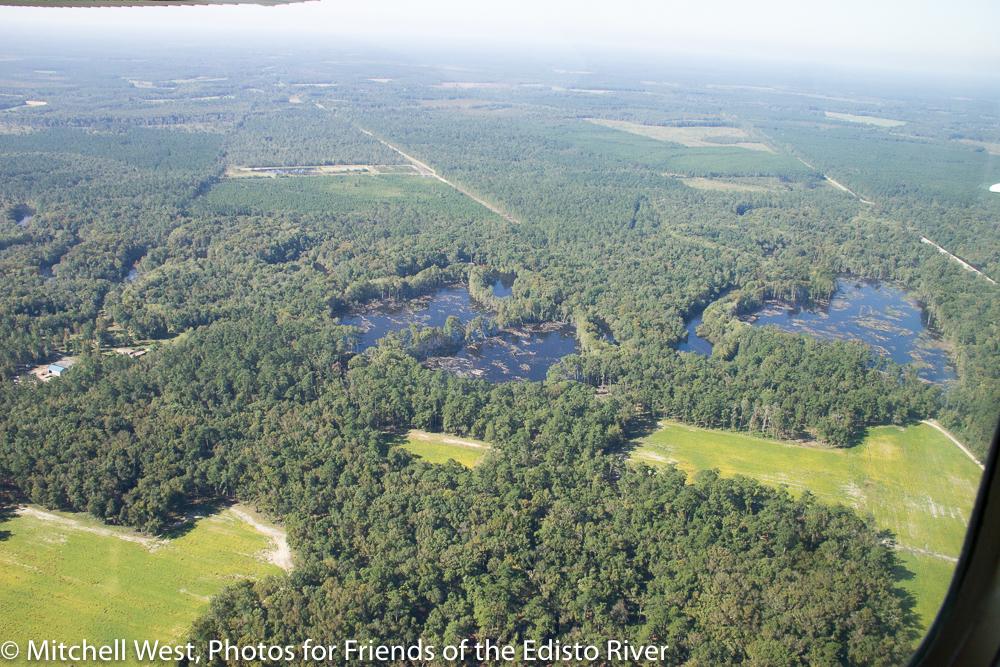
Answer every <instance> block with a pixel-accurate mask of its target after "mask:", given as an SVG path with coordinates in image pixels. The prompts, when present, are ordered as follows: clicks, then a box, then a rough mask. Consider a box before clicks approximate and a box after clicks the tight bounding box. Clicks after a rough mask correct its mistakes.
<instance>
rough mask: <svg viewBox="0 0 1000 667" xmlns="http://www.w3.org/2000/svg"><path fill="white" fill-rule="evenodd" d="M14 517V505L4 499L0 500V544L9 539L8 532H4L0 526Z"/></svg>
mask: <svg viewBox="0 0 1000 667" xmlns="http://www.w3.org/2000/svg"><path fill="white" fill-rule="evenodd" d="M14 516H15V515H14V505H13V504H12V503H8V502H6V499H0V542H3V541H4V540H6V539H7V538H9V537H10V535H11V533H10V531H9V530H4V529H3V528H2V526H3V524H5V523H7V522H8V521H10V520H11V519H13V518H14Z"/></svg>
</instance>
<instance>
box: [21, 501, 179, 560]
mask: <svg viewBox="0 0 1000 667" xmlns="http://www.w3.org/2000/svg"><path fill="white" fill-rule="evenodd" d="M17 514H18V515H19V516H30V517H33V518H35V519H41V520H42V521H48V522H50V523H52V524H55V525H58V526H61V527H63V528H68V529H70V530H78V531H80V532H82V533H93V534H94V535H100V536H102V537H113V538H115V539H118V540H124V541H125V542H135V543H136V544H141V545H142V546H144V547H145V548H146V549H148V550H150V551H156V550H157V549H159V548H160V547H162V546H163V545H165V544H166V543H167V542H166V541H165V540H161V539H158V538H155V537H146V536H145V535H139V534H136V533H130V532H126V531H124V530H112V529H111V528H100V527H98V526H88V525H87V524H85V523H83V522H81V521H76V520H74V519H70V518H68V517H64V516H59V515H58V514H53V513H52V512H46V511H45V510H41V509H38V508H37V507H27V506H25V507H19V508H17Z"/></svg>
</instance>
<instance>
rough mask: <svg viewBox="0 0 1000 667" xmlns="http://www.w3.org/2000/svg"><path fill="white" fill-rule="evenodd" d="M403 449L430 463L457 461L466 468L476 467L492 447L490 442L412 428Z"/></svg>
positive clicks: (402, 446)
mask: <svg viewBox="0 0 1000 667" xmlns="http://www.w3.org/2000/svg"><path fill="white" fill-rule="evenodd" d="M401 448H402V449H405V450H406V451H408V452H410V453H411V454H413V455H415V456H418V457H420V458H421V459H422V460H424V461H427V462H428V463H447V462H448V461H455V462H457V463H460V464H462V465H463V466H465V467H466V468H472V467H475V465H476V464H477V463H479V462H480V461H482V460H483V457H484V456H486V455H487V454H488V453H489V451H490V449H492V447H490V445H489V443H486V442H483V441H482V440H473V439H471V438H458V437H455V436H452V435H448V434H447V433H428V432H427V431H420V430H416V429H414V430H411V431H410V432H409V433H407V434H406V443H405V444H403V445H401Z"/></svg>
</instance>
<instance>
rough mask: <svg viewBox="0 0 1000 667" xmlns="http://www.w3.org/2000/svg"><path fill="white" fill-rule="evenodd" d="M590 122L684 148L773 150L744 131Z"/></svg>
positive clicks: (602, 121)
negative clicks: (734, 147) (727, 147)
mask: <svg viewBox="0 0 1000 667" xmlns="http://www.w3.org/2000/svg"><path fill="white" fill-rule="evenodd" d="M589 120H590V122H591V123H594V124H596V125H603V126H604V127H610V128H613V129H615V130H621V131H623V132H631V133H632V134H638V135H639V136H643V137H649V138H650V139H656V140H657V141H666V142H669V143H673V144H680V145H681V146H687V147H688V148H713V147H718V146H720V145H728V146H738V147H740V148H745V149H747V150H753V151H764V152H766V153H773V152H774V151H773V150H772V149H771V147H770V146H768V145H767V144H765V143H762V142H759V141H754V140H753V139H752V138H751V137H750V135H749V134H747V132H746V130H743V129H742V128H739V127H727V126H721V125H699V126H683V127H675V126H672V125H644V124H642V123H630V122H628V121H624V120H605V119H602V118H591V119H589Z"/></svg>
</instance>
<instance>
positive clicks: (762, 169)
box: [553, 121, 814, 180]
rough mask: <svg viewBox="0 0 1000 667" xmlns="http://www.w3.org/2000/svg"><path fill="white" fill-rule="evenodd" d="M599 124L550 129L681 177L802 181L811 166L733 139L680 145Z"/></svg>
mask: <svg viewBox="0 0 1000 667" xmlns="http://www.w3.org/2000/svg"><path fill="white" fill-rule="evenodd" d="M616 122H617V121H616ZM604 123H605V122H604V121H602V123H601V124H596V123H593V122H581V123H576V124H574V125H572V126H566V127H562V128H554V130H553V134H554V135H555V136H559V137H560V138H565V139H566V140H568V141H569V142H571V143H573V144H575V145H576V146H579V147H580V148H582V149H584V150H586V151H593V152H594V153H597V154H599V155H600V156H601V159H602V160H607V159H611V160H613V161H620V162H622V163H626V164H631V165H636V166H641V167H646V168H649V169H654V170H658V171H660V172H671V173H678V174H683V175H685V176H704V177H718V176H727V177H728V176H783V177H786V178H790V179H797V180H803V179H808V178H810V177H811V176H813V175H814V170H812V169H810V168H809V167H807V166H805V165H803V164H802V163H801V162H799V161H798V160H796V159H795V158H794V157H792V156H791V155H787V154H784V153H775V152H769V151H763V150H747V149H746V148H745V147H740V146H739V145H738V144H733V143H710V142H703V143H702V144H701V145H697V146H685V145H682V144H679V143H675V142H669V143H668V142H667V141H666V140H664V139H656V138H652V137H649V136H645V135H642V134H637V133H635V132H629V131H626V130H621V129H618V128H615V127H610V126H607V125H605V124H604ZM663 129H684V130H691V129H699V130H701V129H713V130H726V129H729V130H733V129H737V128H663ZM689 143H690V142H689Z"/></svg>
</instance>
